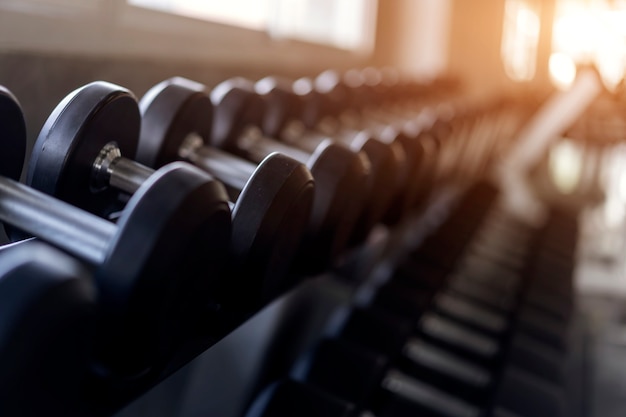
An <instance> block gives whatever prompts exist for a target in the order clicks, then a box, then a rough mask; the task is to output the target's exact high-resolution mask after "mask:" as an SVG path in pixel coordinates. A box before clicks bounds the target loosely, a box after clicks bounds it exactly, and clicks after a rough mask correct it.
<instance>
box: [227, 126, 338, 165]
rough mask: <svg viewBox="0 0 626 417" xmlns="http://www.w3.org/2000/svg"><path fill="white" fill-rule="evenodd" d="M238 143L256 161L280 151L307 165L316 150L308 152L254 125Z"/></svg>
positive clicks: (246, 130) (245, 130)
mask: <svg viewBox="0 0 626 417" xmlns="http://www.w3.org/2000/svg"><path fill="white" fill-rule="evenodd" d="M327 140H329V139H327ZM237 143H238V145H239V146H240V147H241V148H242V149H243V150H244V151H245V152H246V153H247V157H248V158H249V159H251V160H253V161H256V162H261V161H262V160H263V159H265V157H266V156H267V155H269V154H270V153H272V152H280V153H282V154H283V155H287V156H288V157H290V158H293V159H295V160H296V161H298V162H300V163H302V164H305V165H306V164H307V162H308V161H309V159H311V155H312V154H313V152H314V150H313V151H311V152H308V151H305V150H302V149H298V148H296V147H295V146H290V145H287V144H284V143H282V142H280V141H278V140H277V139H274V138H270V137H267V136H264V135H263V133H262V132H261V130H260V129H259V128H254V127H252V128H250V129H244V134H242V136H241V137H240V138H239V139H238V140H237Z"/></svg>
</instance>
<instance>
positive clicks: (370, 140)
mask: <svg viewBox="0 0 626 417" xmlns="http://www.w3.org/2000/svg"><path fill="white" fill-rule="evenodd" d="M276 87H277V88H280V89H281V90H282V94H288V95H291V96H292V97H294V96H295V97H294V99H295V100H296V101H300V102H301V109H302V111H301V113H300V115H299V116H298V117H297V120H298V122H299V123H302V124H304V129H292V130H291V132H290V134H288V135H279V136H281V137H279V138H278V139H281V141H283V142H285V143H287V144H289V145H292V146H295V147H298V148H300V149H304V150H306V151H307V152H314V151H315V149H316V148H317V147H318V146H319V145H320V144H321V143H323V142H325V141H327V140H328V139H332V140H333V141H335V142H338V143H341V144H344V145H346V146H347V147H348V148H350V149H351V150H352V151H354V152H364V153H365V154H366V155H367V157H368V159H369V160H370V165H371V171H372V178H373V181H372V184H371V187H370V191H369V194H368V197H367V204H366V209H365V211H364V212H363V213H362V214H361V216H360V217H359V219H358V220H357V225H356V227H355V229H354V234H353V236H352V238H351V242H352V243H360V242H362V241H363V240H364V239H365V238H366V237H367V234H368V233H369V231H370V230H371V229H372V227H373V226H374V225H375V224H377V223H379V222H381V221H382V220H383V219H384V218H385V216H386V214H387V212H389V211H390V210H394V208H393V207H392V203H393V197H394V196H395V195H396V191H397V190H398V187H400V186H401V182H402V176H403V175H404V174H403V173H404V171H403V170H404V169H405V163H406V155H405V153H404V150H403V149H402V148H401V147H400V146H398V145H394V144H391V145H390V144H387V143H383V142H381V141H379V140H377V139H376V138H374V137H372V135H371V134H370V133H368V132H364V131H358V132H349V134H347V133H346V134H343V133H342V132H339V131H336V130H335V129H334V128H326V127H325V126H326V125H333V122H332V121H333V120H334V119H333V117H334V112H333V109H332V103H331V102H329V101H328V100H327V99H326V98H325V97H324V96H323V95H321V94H319V93H317V92H316V91H315V90H314V88H313V83H312V81H311V80H310V79H304V78H303V79H299V80H296V81H295V82H294V83H292V85H291V86H290V88H286V87H281V85H280V84H279V85H277V86H276ZM288 125H292V123H291V122H288ZM294 132H296V134H293V133H294Z"/></svg>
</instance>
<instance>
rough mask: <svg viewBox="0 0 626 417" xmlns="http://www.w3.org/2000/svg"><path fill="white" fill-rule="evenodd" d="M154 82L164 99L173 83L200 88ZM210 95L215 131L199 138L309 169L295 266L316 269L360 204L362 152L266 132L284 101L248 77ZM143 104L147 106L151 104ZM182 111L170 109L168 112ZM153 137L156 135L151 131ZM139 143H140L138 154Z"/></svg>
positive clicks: (334, 249)
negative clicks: (287, 140)
mask: <svg viewBox="0 0 626 417" xmlns="http://www.w3.org/2000/svg"><path fill="white" fill-rule="evenodd" d="M194 87H195V88H194ZM156 88H161V94H150V97H151V98H152V100H153V102H156V101H163V100H164V97H162V96H166V95H167V93H168V92H169V90H171V89H178V90H181V91H185V90H186V91H188V94H189V95H197V94H201V93H202V92H203V91H204V90H203V89H201V87H200V86H198V85H197V84H194V83H192V82H190V81H189V80H185V79H181V78H175V79H171V80H167V81H165V82H164V83H162V84H161V85H160V86H157V87H156ZM170 94H171V93H170ZM211 101H212V102H213V106H214V110H213V111H214V113H215V115H214V118H213V133H212V135H211V137H210V138H209V137H205V138H203V139H204V140H205V142H209V143H212V144H214V145H216V146H218V147H219V148H221V149H223V150H226V151H228V152H230V153H234V154H237V155H238V156H241V157H243V158H245V159H248V160H251V161H252V162H254V163H259V162H260V161H262V160H264V159H265V158H266V157H267V156H268V155H271V154H272V153H274V152H280V153H283V154H285V155H288V156H290V157H293V158H294V159H296V160H298V161H300V162H302V163H303V164H306V165H307V166H308V167H309V169H310V170H311V173H312V174H313V178H314V179H315V183H316V187H315V196H314V199H313V209H312V212H311V218H310V222H309V225H308V229H307V236H306V239H305V242H304V246H303V248H302V250H301V251H300V256H299V257H298V265H297V266H298V268H297V269H298V271H299V272H319V271H320V270H321V269H323V268H324V267H325V266H326V265H328V263H329V262H330V261H332V260H333V259H335V258H336V257H337V255H338V254H339V253H341V251H342V250H343V249H344V247H345V244H346V242H347V240H348V237H349V236H350V234H351V232H352V229H353V226H354V224H355V222H356V219H357V218H358V216H359V214H360V213H361V211H362V209H363V207H362V206H363V202H364V201H363V200H364V193H365V187H366V185H367V181H368V179H369V177H368V175H369V170H368V162H367V161H366V160H365V158H366V157H365V156H364V155H359V154H355V153H353V152H351V151H350V150H348V149H346V148H344V147H343V146H340V145H336V144H333V143H331V142H330V141H327V142H325V143H323V144H320V146H318V147H317V148H316V150H315V151H314V152H312V153H308V152H306V151H303V150H299V149H297V148H293V147H290V146H286V145H284V144H282V143H280V142H277V141H275V140H273V139H270V138H267V137H264V136H263V134H262V132H261V130H260V127H261V125H262V124H263V122H264V119H265V116H266V115H267V114H268V113H271V114H272V115H273V118H275V116H276V113H277V108H276V107H277V106H279V105H284V103H277V102H276V101H273V102H271V103H268V102H267V101H265V100H263V98H262V97H261V96H260V95H259V94H257V93H256V92H255V91H254V84H253V83H252V82H250V81H248V80H246V79H243V78H233V79H229V80H226V81H224V82H222V83H220V84H219V85H217V86H216V87H215V88H214V89H213V91H212V92H211ZM287 104H288V103H287ZM146 107H147V108H148V109H149V107H150V106H148V105H147V106H146ZM148 111H149V110H147V111H146V114H145V116H147V115H148ZM182 111H183V110H178V109H176V108H173V109H172V112H178V113H180V112H182ZM206 114H207V115H208V116H207V117H206V120H207V121H206V124H207V125H210V121H211V117H210V115H211V109H210V108H208V107H207V108H206ZM152 117H154V116H152ZM146 139H148V138H146ZM152 139H153V141H154V136H153V137H152ZM146 142H147V140H146ZM168 142H170V141H169V140H163V141H161V142H160V143H163V144H164V145H167V143H168ZM145 145H146V146H145V148H151V150H152V151H153V152H160V149H158V148H156V149H155V148H154V147H153V145H152V144H150V143H146V144H145ZM141 149H142V147H141V144H140V152H139V153H140V154H141V153H142V152H141ZM153 156H154V154H151V155H147V157H153ZM190 159H193V157H192V158H190Z"/></svg>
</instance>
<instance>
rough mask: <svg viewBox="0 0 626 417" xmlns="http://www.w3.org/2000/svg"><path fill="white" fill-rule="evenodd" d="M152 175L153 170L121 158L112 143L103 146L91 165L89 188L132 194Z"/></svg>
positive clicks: (120, 154)
mask: <svg viewBox="0 0 626 417" xmlns="http://www.w3.org/2000/svg"><path fill="white" fill-rule="evenodd" d="M152 174H154V169H152V168H148V167H146V166H144V165H142V164H140V163H138V162H135V161H132V160H130V159H128V158H125V157H123V156H122V153H121V151H120V149H119V148H118V147H117V145H115V144H114V143H113V142H111V143H108V144H107V145H105V146H104V147H103V148H102V149H101V150H100V153H99V154H98V157H97V158H96V159H95V161H94V162H93V165H92V171H91V186H92V187H93V188H94V189H96V190H97V189H100V188H106V187H113V188H117V189H119V190H122V191H125V192H127V193H129V194H134V193H135V192H136V191H137V190H138V189H139V187H141V185H142V184H143V183H144V182H146V180H148V178H150V176H151V175H152Z"/></svg>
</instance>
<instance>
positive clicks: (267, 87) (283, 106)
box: [254, 77, 302, 138]
mask: <svg viewBox="0 0 626 417" xmlns="http://www.w3.org/2000/svg"><path fill="white" fill-rule="evenodd" d="M254 91H255V92H256V93H257V94H259V95H261V96H262V97H263V100H264V106H263V107H264V111H263V120H262V122H261V128H262V130H263V133H264V134H265V135H267V136H269V137H271V138H279V137H280V136H281V134H282V131H283V129H285V128H286V127H288V126H287V124H288V123H290V122H292V121H298V122H299V118H300V115H301V113H302V100H300V98H299V97H298V96H297V95H296V94H294V93H293V89H292V83H291V82H290V81H289V80H286V79H284V78H280V77H265V78H261V79H260V80H259V81H257V82H256V83H255V84H254Z"/></svg>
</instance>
